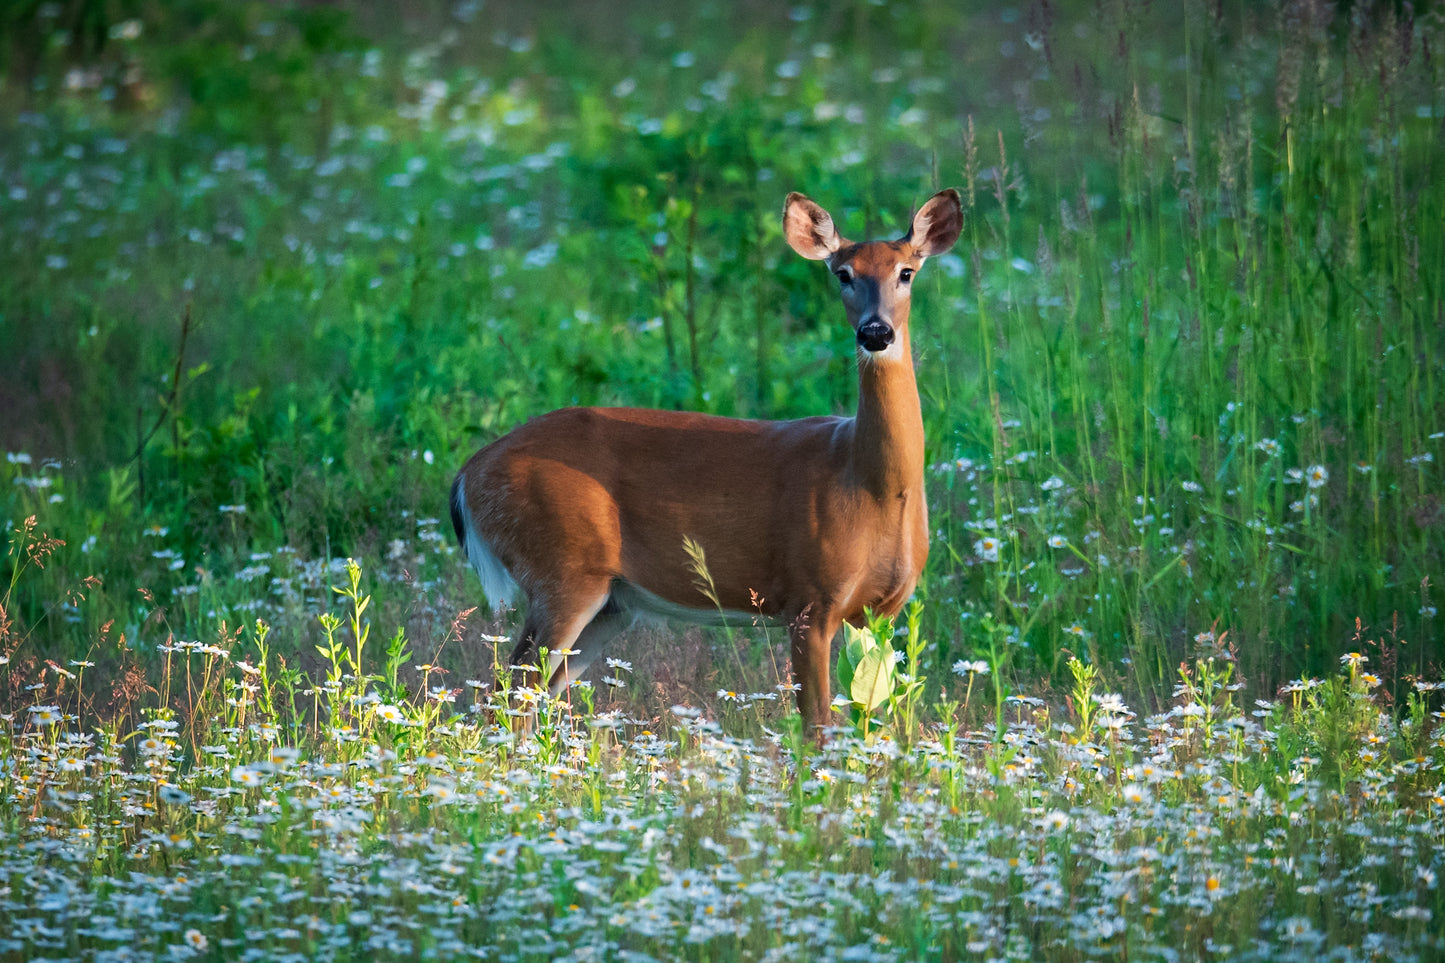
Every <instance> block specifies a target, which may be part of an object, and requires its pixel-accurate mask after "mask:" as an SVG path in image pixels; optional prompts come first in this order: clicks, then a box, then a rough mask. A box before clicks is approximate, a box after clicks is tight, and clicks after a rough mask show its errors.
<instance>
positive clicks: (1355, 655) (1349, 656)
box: [1340, 652, 1370, 669]
mask: <svg viewBox="0 0 1445 963" xmlns="http://www.w3.org/2000/svg"><path fill="white" fill-rule="evenodd" d="M1368 661H1370V657H1369V656H1368V655H1364V654H1363V653H1360V652H1346V653H1345V654H1344V655H1342V656H1340V664H1341V665H1347V666H1349V667H1350V668H1351V669H1358V668H1359V667H1360V666H1362V665H1364V664H1365V663H1366V662H1368Z"/></svg>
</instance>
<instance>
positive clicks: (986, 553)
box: [973, 535, 1003, 562]
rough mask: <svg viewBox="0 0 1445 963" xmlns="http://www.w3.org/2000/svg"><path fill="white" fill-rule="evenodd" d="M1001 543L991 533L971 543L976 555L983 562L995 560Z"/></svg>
mask: <svg viewBox="0 0 1445 963" xmlns="http://www.w3.org/2000/svg"><path fill="white" fill-rule="evenodd" d="M1002 544H1003V543H1002V542H1000V541H999V540H998V539H997V538H994V537H993V536H992V535H985V536H984V537H983V538H980V539H979V540H978V541H976V542H974V543H973V550H974V551H975V552H976V553H978V556H979V557H980V558H982V559H983V560H984V561H985V562H997V561H998V550H999V547H1000V546H1001V545H1002Z"/></svg>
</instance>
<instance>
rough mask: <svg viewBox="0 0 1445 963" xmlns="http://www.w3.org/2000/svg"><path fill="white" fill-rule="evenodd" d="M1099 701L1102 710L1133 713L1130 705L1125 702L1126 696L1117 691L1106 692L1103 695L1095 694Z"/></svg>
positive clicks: (1124, 713) (1125, 713)
mask: <svg viewBox="0 0 1445 963" xmlns="http://www.w3.org/2000/svg"><path fill="white" fill-rule="evenodd" d="M1094 699H1095V700H1097V701H1098V703H1099V711H1100V712H1116V713H1120V714H1123V715H1133V714H1134V713H1133V712H1131V711H1130V710H1129V707H1128V706H1127V705H1125V704H1124V697H1123V696H1122V695H1120V694H1119V693H1117V692H1106V693H1104V694H1103V695H1097V696H1094Z"/></svg>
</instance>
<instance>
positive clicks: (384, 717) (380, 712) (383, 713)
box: [371, 704, 406, 722]
mask: <svg viewBox="0 0 1445 963" xmlns="http://www.w3.org/2000/svg"><path fill="white" fill-rule="evenodd" d="M371 711H372V713H373V714H374V715H375V716H376V717H377V718H378V719H380V720H381V721H382V722H405V721H406V714H405V713H403V712H402V711H401V710H400V709H399V708H397V707H396V706H393V705H385V704H383V705H378V706H377V707H376V708H374V709H372V710H371Z"/></svg>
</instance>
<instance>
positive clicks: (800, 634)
mask: <svg viewBox="0 0 1445 963" xmlns="http://www.w3.org/2000/svg"><path fill="white" fill-rule="evenodd" d="M962 225H963V212H962V209H961V206H960V204H959V198H958V193H957V192H956V191H952V190H947V191H941V192H939V193H938V194H935V195H934V196H933V197H932V198H930V199H929V201H928V202H927V203H926V204H924V205H923V207H922V208H921V209H920V210H919V211H918V213H917V214H916V215H915V216H914V218H913V223H912V227H911V229H910V230H909V232H908V233H907V234H906V235H904V236H903V237H902V238H900V239H899V240H897V241H874V242H865V243H861V244H854V243H850V242H848V241H846V240H844V239H843V238H842V237H840V236H839V235H838V232H837V230H836V228H835V227H834V225H833V219H832V218H831V217H830V216H829V215H828V213H827V212H826V211H824V210H823V209H822V208H821V207H819V206H818V205H816V204H814V203H813V202H812V201H810V200H808V199H807V198H806V197H804V196H803V195H801V194H789V195H788V199H787V203H786V205H785V207H784V211H783V226H784V233H785V235H786V236H787V239H788V243H789V244H790V245H791V246H792V247H793V249H794V250H795V251H797V252H798V253H799V254H801V255H802V256H803V257H806V258H809V259H811V260H820V261H824V262H826V264H827V266H828V269H829V270H830V271H832V272H833V274H834V275H835V276H836V277H837V278H838V282H839V286H840V288H839V290H840V294H841V297H842V300H843V305H844V308H845V309H846V311H847V316H848V322H849V324H851V325H852V327H853V331H854V336H855V340H856V342H857V345H858V412H857V415H856V416H855V417H853V418H842V417H826V416H825V417H816V418H803V419H799V420H797V421H749V420H744V419H738V418H718V417H714V416H710V415H701V414H691V413H686V412H671V411H654V410H649V409H641V408H564V409H561V410H558V411H553V412H550V413H548V414H545V415H542V416H540V417H538V418H534V419H533V420H531V421H529V422H527V423H526V424H524V425H522V426H521V427H520V428H517V429H516V430H515V431H513V432H511V433H510V434H508V435H506V436H504V437H502V438H500V439H498V440H497V441H495V442H493V443H492V444H490V445H488V446H487V447H485V448H483V449H482V450H481V451H479V452H477V453H476V454H475V455H473V456H472V458H471V459H470V460H469V461H468V462H467V463H466V465H465V466H464V467H463V468H462V470H461V472H460V473H459V474H458V475H457V479H456V481H455V482H454V483H453V485H452V506H451V507H452V521H453V524H454V526H455V528H456V532H457V539H458V541H459V542H461V545H462V548H463V550H464V551H465V552H466V555H467V558H468V559H469V560H470V562H471V563H472V565H473V567H475V568H476V570H477V573H478V574H479V575H480V576H481V579H482V590H483V591H484V592H485V593H486V595H487V598H488V600H489V601H490V602H491V603H492V604H493V606H497V605H499V604H501V603H502V602H503V601H504V600H505V599H507V598H509V597H510V595H511V592H512V589H513V588H515V587H520V588H521V589H522V590H523V591H524V592H525V593H526V596H527V600H528V607H527V617H526V622H525V624H524V625H523V628H522V635H521V638H520V639H519V641H518V643H517V648H516V651H514V652H513V653H512V663H513V664H514V665H520V664H526V663H530V662H533V661H534V660H535V659H536V658H537V650H538V648H539V647H540V648H545V649H546V650H548V651H549V652H557V651H559V650H567V649H575V650H578V651H579V653H580V654H579V655H577V656H573V657H571V658H569V659H567V660H566V662H565V663H563V662H562V660H561V659H559V658H557V657H556V656H554V657H553V658H552V659H551V663H550V665H549V666H548V668H547V678H548V682H549V685H550V687H551V689H552V691H553V692H554V693H555V692H558V691H560V690H561V689H563V688H564V687H565V686H566V685H567V683H568V682H569V681H570V680H571V679H574V678H576V677H577V676H578V675H579V674H580V673H581V672H582V671H583V670H584V669H585V668H586V666H587V665H588V664H589V663H590V662H591V661H592V660H593V659H595V658H596V656H597V654H598V652H599V651H600V650H601V649H602V647H603V646H604V645H605V644H606V642H607V641H608V640H610V639H611V638H612V637H614V636H615V635H616V634H617V633H618V632H620V631H622V630H623V629H624V628H626V627H627V626H628V625H629V624H631V622H632V621H633V619H635V618H636V617H637V616H639V615H647V614H650V615H657V616H662V617H666V618H677V619H685V620H688V621H694V622H711V621H714V620H715V619H716V617H717V607H716V606H714V604H713V602H712V601H711V600H709V599H708V598H706V597H705V596H704V595H703V594H702V593H701V592H700V591H699V590H698V588H697V587H696V585H695V584H694V573H693V570H692V568H691V567H690V565H689V560H688V556H687V554H686V552H685V551H684V548H683V542H684V539H685V538H691V539H692V540H693V541H695V542H697V543H698V545H700V546H701V547H702V549H703V551H704V552H705V554H706V558H707V565H708V571H709V573H710V575H711V576H712V579H713V582H714V584H715V586H716V591H717V597H718V598H717V601H718V603H719V605H721V607H722V608H723V609H725V610H733V611H736V612H739V613H742V612H748V611H750V610H751V609H752V608H753V604H752V599H753V597H754V595H756V596H758V597H761V599H762V600H763V601H762V603H761V605H762V612H763V614H764V615H769V616H773V617H776V618H778V619H780V620H782V621H783V622H784V623H786V624H787V625H788V626H789V629H790V632H791V638H792V655H793V674H794V677H795V679H796V681H797V682H798V685H799V689H798V709H799V711H801V712H802V714H803V719H804V722H805V724H807V725H808V726H810V727H813V728H814V732H815V733H816V732H817V731H818V729H817V727H821V726H824V725H826V724H827V722H828V712H829V704H830V701H831V695H830V686H829V670H830V667H831V662H832V660H831V658H830V656H831V645H832V639H833V637H834V635H836V634H837V632H838V629H839V627H840V626H841V625H842V623H843V622H844V621H849V622H853V623H855V624H857V623H860V622H861V621H862V618H863V610H864V608H865V607H867V608H871V609H873V610H874V611H876V612H881V613H884V614H888V615H891V614H893V613H896V612H897V611H898V610H899V609H900V608H902V606H903V604H904V602H906V601H907V599H908V596H909V595H910V594H911V593H912V592H913V587H914V585H915V584H916V583H917V581H918V576H919V574H920V572H922V570H923V563H924V561H925V560H926V559H927V557H928V508H927V505H926V503H925V500H924V493H923V469H924V451H923V417H922V413H921V410H920V407H919V400H918V386H917V383H916V382H915V380H914V374H913V356H912V353H911V351H910V347H909V338H908V311H909V295H910V291H911V282H912V279H913V275H914V274H915V273H916V272H917V271H918V269H919V267H920V266H921V265H922V263H923V260H924V258H927V257H932V256H934V255H937V254H942V253H943V252H944V251H947V250H948V249H949V248H950V247H952V246H953V244H954V242H955V241H956V240H957V239H958V235H959V231H960V230H961V228H962ZM564 664H565V669H564V668H563V666H564Z"/></svg>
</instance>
